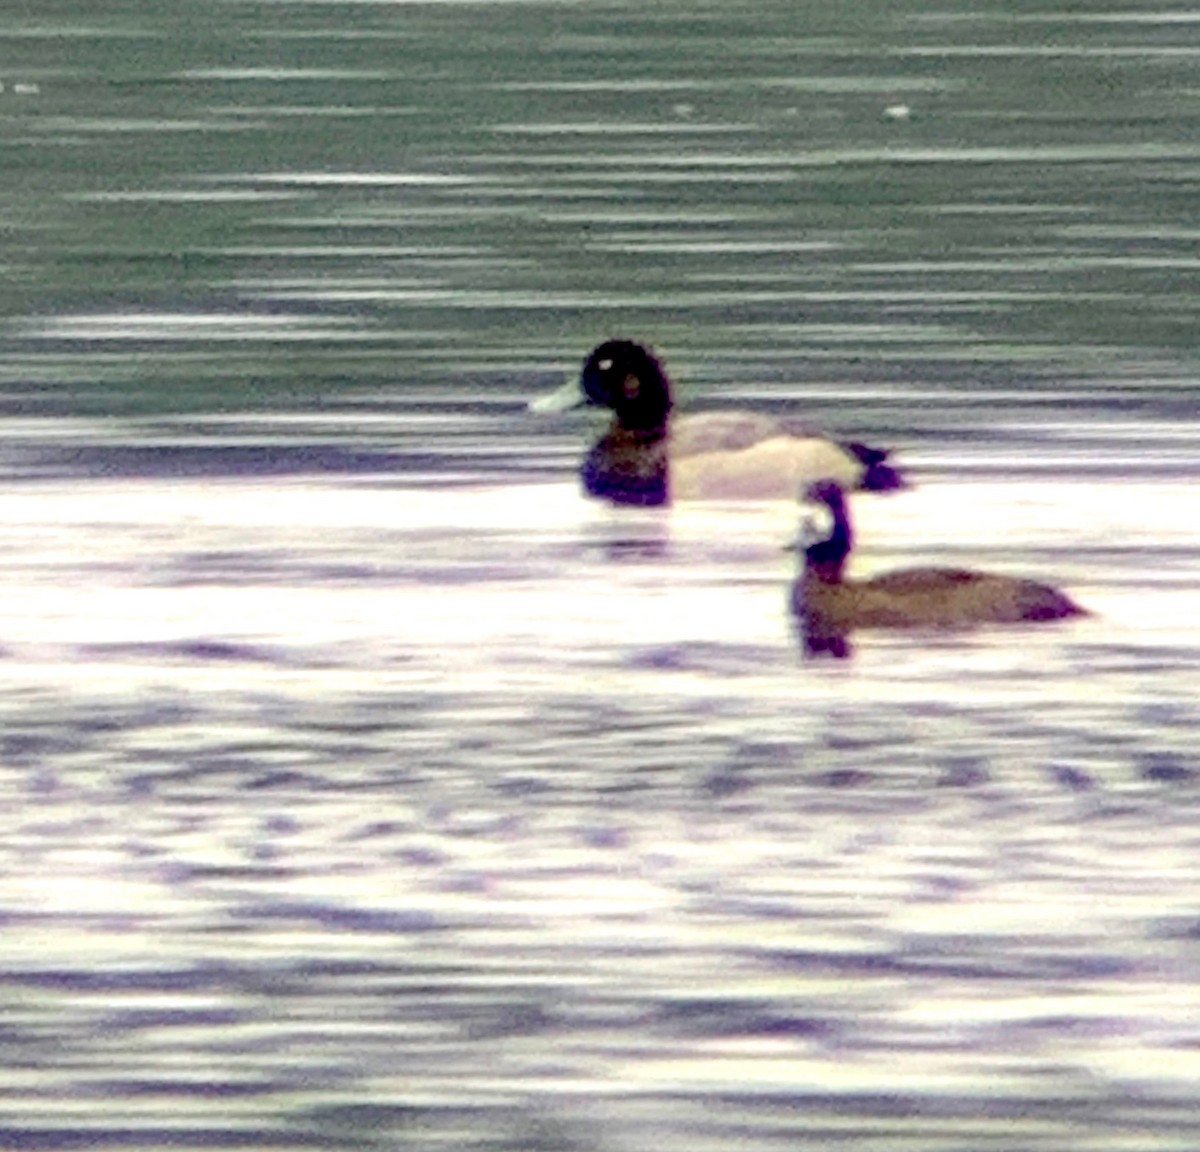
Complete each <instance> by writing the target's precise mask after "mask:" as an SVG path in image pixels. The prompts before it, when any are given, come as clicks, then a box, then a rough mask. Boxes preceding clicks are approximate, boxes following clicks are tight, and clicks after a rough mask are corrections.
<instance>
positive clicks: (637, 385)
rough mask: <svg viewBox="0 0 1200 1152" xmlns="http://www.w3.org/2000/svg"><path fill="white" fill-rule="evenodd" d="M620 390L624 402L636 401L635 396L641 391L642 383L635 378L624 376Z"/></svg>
mask: <svg viewBox="0 0 1200 1152" xmlns="http://www.w3.org/2000/svg"><path fill="white" fill-rule="evenodd" d="M621 388H622V390H623V391H624V393H625V399H626V400H636V399H637V394H638V393H639V392H640V391H641V390H642V382H641V381H640V380H639V379H638V378H637V377H636V376H626V377H625V382H624V383H623V384H622V385H621Z"/></svg>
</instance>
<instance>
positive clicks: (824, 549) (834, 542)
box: [796, 480, 854, 580]
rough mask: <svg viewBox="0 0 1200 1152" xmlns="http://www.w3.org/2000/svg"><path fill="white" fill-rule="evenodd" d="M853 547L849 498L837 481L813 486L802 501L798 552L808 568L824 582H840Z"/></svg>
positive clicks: (804, 494) (823, 481)
mask: <svg viewBox="0 0 1200 1152" xmlns="http://www.w3.org/2000/svg"><path fill="white" fill-rule="evenodd" d="M853 546H854V533H853V531H852V530H851V528H850V514H849V511H848V510H847V508H846V495H845V493H844V492H843V491H842V487H841V485H840V484H838V483H837V482H836V481H834V480H818V481H817V482H816V483H815V484H810V485H809V486H808V487H807V488H806V489H804V491H803V493H802V494H801V497H800V534H799V536H798V538H797V540H796V551H798V552H800V553H802V554H803V556H804V564H805V568H806V569H808V570H809V571H812V572H814V573H815V574H816V575H818V576H820V577H822V578H823V579H829V580H840V579H841V578H842V569H843V568H844V567H845V564H846V558H847V557H848V556H849V555H850V549H851V548H852V547H853Z"/></svg>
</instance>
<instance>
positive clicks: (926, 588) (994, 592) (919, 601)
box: [843, 568, 1084, 628]
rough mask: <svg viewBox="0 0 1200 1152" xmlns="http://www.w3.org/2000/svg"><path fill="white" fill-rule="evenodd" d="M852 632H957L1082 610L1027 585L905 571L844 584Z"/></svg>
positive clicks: (951, 571) (963, 573)
mask: <svg viewBox="0 0 1200 1152" xmlns="http://www.w3.org/2000/svg"><path fill="white" fill-rule="evenodd" d="M843 591H845V592H847V593H849V594H850V601H851V604H850V605H848V607H850V608H851V615H852V616H853V622H854V624H855V625H857V626H858V627H862V628H870V627H932V628H962V627H970V626H971V625H973V624H1017V623H1021V622H1026V621H1030V622H1033V621H1042V620H1060V619H1063V618H1065V617H1068V616H1079V615H1083V614H1084V610H1083V609H1082V608H1080V607H1079V605H1077V604H1076V603H1075V602H1074V601H1073V600H1072V599H1071V598H1070V597H1069V596H1065V595H1064V594H1063V593H1061V592H1059V591H1058V590H1057V589H1055V588H1051V587H1050V586H1049V585H1046V584H1039V583H1037V582H1036V581H1033V580H1021V579H1018V578H1016V577H1012V576H1000V575H994V574H991V573H986V572H971V571H968V570H966V569H961V568H910V569H907V570H904V571H900V572H891V573H888V574H887V575H884V576H879V577H877V578H875V579H874V580H867V581H864V582H862V583H859V584H847V585H844V586H843Z"/></svg>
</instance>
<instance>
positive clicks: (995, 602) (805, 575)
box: [792, 482, 1088, 655]
mask: <svg viewBox="0 0 1200 1152" xmlns="http://www.w3.org/2000/svg"><path fill="white" fill-rule="evenodd" d="M808 495H809V499H811V500H813V501H815V502H817V503H819V504H822V505H824V506H825V508H826V509H828V511H829V513H830V514H831V515H832V521H833V523H832V528H831V531H830V532H829V534H828V535H827V536H826V537H825V538H823V539H821V540H818V541H813V542H811V543H809V545H808V547H806V548H805V550H804V561H803V568H802V570H801V572H800V575H799V576H798V577H797V578H796V581H795V583H794V584H793V586H792V611H793V613H794V614H795V617H796V620H797V622H798V624H799V627H800V631H801V634H802V636H803V638H804V640H805V646H806V648H807V649H808V650H809V651H810V652H832V653H834V654H835V655H845V654H846V652H847V651H848V638H849V636H850V634H851V633H853V632H855V631H857V630H859V629H877V628H910V629H941V630H963V629H969V628H977V627H982V626H985V625H989V624H1034V623H1044V622H1047V621H1052V620H1063V619H1067V618H1069V617H1072V616H1086V615H1087V614H1088V613H1087V611H1086V609H1084V608H1081V607H1080V606H1079V605H1078V604H1076V603H1075V601H1074V600H1072V599H1071V598H1070V597H1069V596H1067V595H1066V594H1065V593H1063V592H1060V591H1059V590H1058V589H1056V588H1052V587H1051V586H1050V585H1048V584H1042V583H1039V582H1037V581H1034V580H1025V579H1021V578H1019V577H1014V576H1004V575H998V574H995V573H990V572H976V571H972V570H969V569H964V568H908V569H902V570H900V571H897V572H889V573H887V574H885V575H882V576H877V577H875V578H874V579H871V580H851V579H846V578H845V576H844V570H845V564H846V560H847V558H848V556H849V553H850V549H851V547H852V544H853V535H852V531H851V528H850V521H849V514H848V512H847V509H846V504H845V497H844V496H843V494H842V491H841V488H840V487H839V486H838V485H837V484H834V483H830V482H824V483H821V484H817V485H814V486H813V487H812V488H810V489H809V493H808Z"/></svg>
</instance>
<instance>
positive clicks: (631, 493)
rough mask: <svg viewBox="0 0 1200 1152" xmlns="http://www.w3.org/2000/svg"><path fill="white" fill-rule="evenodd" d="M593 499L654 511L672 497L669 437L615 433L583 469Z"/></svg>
mask: <svg viewBox="0 0 1200 1152" xmlns="http://www.w3.org/2000/svg"><path fill="white" fill-rule="evenodd" d="M581 475H582V477H583V486H584V488H585V489H587V491H588V492H589V493H591V495H593V496H598V497H600V498H601V499H603V500H611V501H613V503H615V504H637V505H641V506H642V507H652V506H654V505H658V504H666V503H667V502H668V501H669V500H670V497H671V493H670V485H669V470H668V464H667V438H666V436H665V435H652V434H647V433H638V432H630V431H627V430H625V429H612V430H610V431H609V432H607V433H606V434H605V435H604V436H603V437H602V438H601V439H600V440H599V441H598V442H597V443H596V445H595V447H593V448H592V450H591V451H590V452H589V453H588V454H587V457H586V458H585V459H584V462H583V467H582V469H581Z"/></svg>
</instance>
